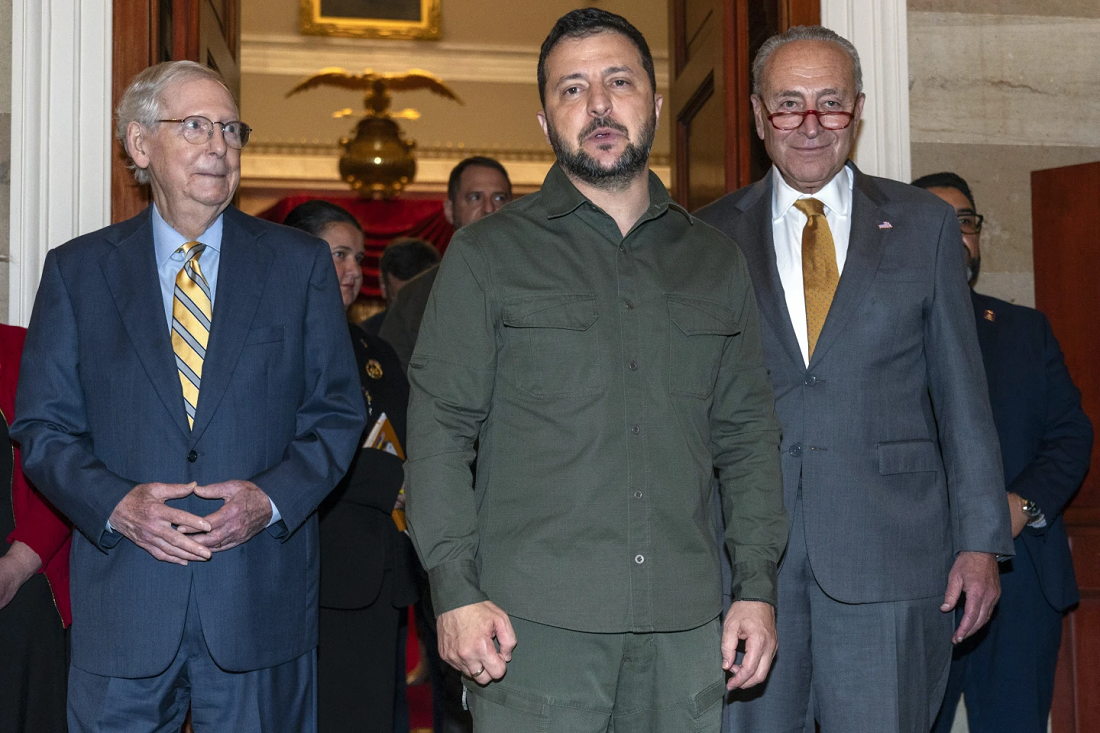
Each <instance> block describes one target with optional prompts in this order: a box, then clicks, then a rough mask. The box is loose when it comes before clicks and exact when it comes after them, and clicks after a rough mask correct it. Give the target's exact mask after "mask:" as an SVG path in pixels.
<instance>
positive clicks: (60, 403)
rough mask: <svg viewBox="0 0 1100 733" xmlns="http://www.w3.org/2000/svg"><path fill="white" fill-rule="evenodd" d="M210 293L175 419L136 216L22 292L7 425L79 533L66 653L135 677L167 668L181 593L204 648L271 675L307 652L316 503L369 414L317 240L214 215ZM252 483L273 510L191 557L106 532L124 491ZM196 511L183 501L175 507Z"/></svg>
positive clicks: (150, 264) (171, 367) (148, 241)
mask: <svg viewBox="0 0 1100 733" xmlns="http://www.w3.org/2000/svg"><path fill="white" fill-rule="evenodd" d="M224 216H225V219H224V232H223V239H222V248H221V265H220V271H219V278H218V292H217V296H216V300H215V303H214V318H213V328H212V331H211V334H210V347H209V350H208V353H207V357H206V361H205V364H204V365H203V381H202V391H201V393H200V396H199V404H198V411H197V414H196V417H195V426H194V430H190V429H188V426H187V418H186V413H185V412H184V403H183V395H182V392H181V389H180V383H179V376H178V374H177V372H176V366H175V357H174V355H173V353H172V346H171V342H170V339H169V331H168V326H167V324H166V323H165V318H164V306H163V302H162V299H161V292H160V284H159V280H158V276H157V270H156V263H155V262H154V251H153V232H152V225H151V222H150V213H149V210H146V211H145V212H143V213H142V214H140V215H138V216H137V217H135V218H133V219H130V220H129V221H126V222H123V223H121V224H116V225H114V226H110V227H107V228H106V229H102V230H100V231H98V232H93V233H92V234H87V235H85V236H82V237H79V238H77V239H75V240H73V241H72V242H69V243H68V244H65V245H63V246H61V247H58V248H57V249H55V250H53V251H51V252H50V253H49V255H48V256H47V258H46V263H45V267H44V272H43V274H42V283H41V285H40V286H39V290H38V294H37V297H36V299H35V305H34V313H33V315H32V316H31V324H30V330H29V332H28V334H27V343H26V348H25V349H24V351H23V369H24V370H25V371H23V372H22V373H21V379H20V383H19V394H18V400H17V404H18V407H17V414H18V415H19V420H17V421H16V423H15V425H14V426H13V429H12V436H13V437H14V438H15V439H16V440H18V441H19V442H20V443H22V446H23V467H24V471H25V472H26V474H27V476H28V477H30V478H31V480H32V481H34V483H35V485H36V486H37V487H38V488H39V489H40V490H41V491H42V493H43V494H45V495H46V496H47V497H49V499H50V501H51V502H53V504H54V505H55V506H56V507H57V508H58V509H59V510H61V511H62V512H63V513H65V514H66V515H67V516H68V517H69V518H70V519H72V521H73V523H74V524H75V525H76V527H77V529H78V530H79V533H77V534H76V536H75V537H74V538H73V548H72V556H71V588H72V601H73V619H74V623H73V637H72V642H73V643H72V649H73V664H75V665H76V666H77V667H79V668H80V669H83V670H86V671H88V672H93V673H96V674H101V675H110V676H115V677H142V676H149V675H155V674H159V673H160V672H162V671H163V670H164V669H165V668H167V666H168V665H169V664H170V662H171V660H172V658H173V657H174V655H175V653H176V650H177V649H178V647H179V643H180V639H181V636H182V633H183V622H184V615H185V612H186V609H187V598H188V594H189V593H190V592H194V593H195V596H196V600H197V602H198V607H199V610H200V613H201V617H202V627H203V633H204V634H205V636H206V642H207V645H208V646H209V648H210V652H211V654H212V655H213V657H214V660H215V661H216V662H217V663H218V664H219V665H220V666H222V667H224V668H225V669H228V670H233V671H241V670H253V669H259V668H263V667H269V666H272V665H275V664H279V663H282V662H285V661H288V660H290V659H293V658H295V657H297V656H300V655H301V654H304V653H305V652H307V651H309V650H310V649H311V648H313V647H314V646H316V644H317V586H318V571H317V568H318V547H317V519H316V515H315V513H314V510H315V509H316V507H317V505H318V504H319V503H320V501H321V500H322V499H323V498H324V496H325V495H326V494H327V493H328V492H329V491H330V490H331V489H332V488H333V486H335V485H336V482H337V481H338V480H339V479H340V477H341V476H342V475H343V473H344V470H345V469H346V467H347V465H348V462H349V461H350V459H351V456H352V452H353V451H354V450H355V448H356V446H357V443H358V440H359V436H360V434H361V432H362V429H363V425H364V422H365V417H364V406H363V399H362V397H361V393H360V386H359V378H358V376H357V374H356V366H355V357H354V355H353V353H352V348H351V343H350V342H349V339H348V332H347V325H346V323H345V320H344V317H343V309H342V307H341V302H340V291H339V288H338V285H337V282H336V276H335V272H334V268H333V267H332V260H331V256H330V255H329V251H328V247H326V246H325V245H324V242H321V241H320V240H317V239H315V238H313V237H310V236H307V235H305V234H302V233H301V232H298V231H296V230H292V229H288V228H285V227H282V226H278V225H275V224H269V223H267V222H264V221H260V220H259V219H255V218H253V217H250V216H247V215H245V214H242V213H240V212H239V211H237V210H236V209H232V208H230V209H228V210H227V211H226V212H225V215H224ZM229 479H248V480H251V481H253V482H255V483H256V484H257V485H258V486H259V487H260V488H261V489H263V490H264V491H265V492H266V493H267V494H268V496H270V497H271V499H272V500H273V501H274V502H275V504H276V506H277V507H278V508H279V511H280V513H281V514H282V521H281V522H278V523H276V524H274V525H272V526H271V527H269V528H268V530H267V531H264V532H261V533H260V534H258V535H257V536H255V537H254V538H252V539H251V540H250V541H249V542H247V543H245V544H243V545H241V546H239V547H236V548H234V549H232V550H228V551H226V552H221V553H215V554H214V557H213V558H212V559H211V560H210V561H209V562H205V563H202V562H199V563H191V564H189V565H188V566H186V567H182V566H178V565H172V564H169V563H163V562H158V561H157V560H155V559H153V557H152V556H151V555H149V554H148V553H147V552H146V551H145V550H142V549H141V548H139V547H138V546H137V545H135V544H134V543H132V542H131V541H129V540H128V539H125V538H123V537H122V535H121V534H118V533H117V532H107V531H106V528H105V525H106V522H107V519H108V518H109V517H110V515H111V512H112V511H113V510H114V508H115V506H116V505H117V504H118V502H119V501H120V500H121V499H122V498H123V497H124V496H125V495H126V494H127V493H128V492H129V491H130V490H131V489H132V488H133V487H134V486H135V485H136V484H139V483H144V482H151V481H161V482H168V483H187V482H190V481H197V482H198V483H200V484H209V483H214V482H218V481H225V480H229ZM169 503H170V504H172V505H173V506H178V507H180V508H182V509H184V510H186V511H189V512H193V513H195V514H199V515H207V514H210V513H212V512H213V511H215V510H216V509H217V508H219V507H220V506H221V505H222V502H221V501H208V500H205V499H200V498H198V497H196V496H194V495H192V496H189V497H187V498H185V499H182V500H178V501H177V500H174V501H171V502H169Z"/></svg>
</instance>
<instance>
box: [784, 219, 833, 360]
mask: <svg viewBox="0 0 1100 733" xmlns="http://www.w3.org/2000/svg"><path fill="white" fill-rule="evenodd" d="M794 207H795V208H796V209H798V210H799V211H801V212H802V213H803V214H805V215H806V226H805V227H804V228H803V229H802V288H803V290H805V293H806V335H807V337H808V339H807V343H808V345H809V356H810V358H812V357H813V355H814V347H815V346H817V338H818V336H820V335H821V327H822V326H824V325H825V317H826V316H828V315H829V306H831V305H832V304H833V293H835V292H836V284H837V282H838V281H839V280H840V273H839V272H838V271H837V267H836V247H835V246H834V245H833V233H832V232H831V231H829V222H828V220H827V219H826V218H825V205H824V204H823V203H821V202H820V201H818V200H817V199H799V200H798V201H795V202H794Z"/></svg>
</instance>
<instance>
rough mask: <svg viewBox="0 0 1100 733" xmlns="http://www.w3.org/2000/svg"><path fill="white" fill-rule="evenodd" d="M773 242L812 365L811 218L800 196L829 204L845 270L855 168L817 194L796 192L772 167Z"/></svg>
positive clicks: (839, 258)
mask: <svg viewBox="0 0 1100 733" xmlns="http://www.w3.org/2000/svg"><path fill="white" fill-rule="evenodd" d="M771 176H772V243H773V245H774V246H775V264H776V267H778V268H779V282H780V283H782V285H783V294H784V296H785V297H786V301H787V311H788V312H789V313H790V314H791V325H792V326H793V327H794V335H795V336H796V337H797V338H798V348H800V349H802V359H803V360H804V361H805V362H806V365H807V366H809V364H810V346H809V341H810V339H809V336H808V335H807V334H806V291H805V289H804V288H803V286H802V230H803V229H804V228H805V226H806V220H807V217H806V215H805V214H803V213H802V212H801V211H799V210H798V209H796V208H795V206H794V202H795V201H797V200H799V199H809V198H814V199H817V200H818V201H820V202H821V203H823V204H825V219H826V220H827V221H828V222H829V230H830V231H831V232H832V235H833V245H834V246H835V247H836V270H837V274H838V275H840V274H843V273H844V261H845V259H847V257H848V237H849V235H850V234H851V231H852V183H853V182H854V178H853V176H852V170H851V169H850V168H849V167H848V166H844V168H842V169H841V171H840V172H839V173H837V174H836V175H835V176H833V179H832V180H831V181H829V182H828V183H827V184H825V186H824V187H823V188H822V189H821V190H820V191H818V192H817V193H815V194H806V193H801V192H800V191H796V190H795V189H793V188H791V187H790V185H788V184H787V182H786V181H784V180H783V176H782V174H780V172H779V169H777V168H776V167H775V166H772V170H771Z"/></svg>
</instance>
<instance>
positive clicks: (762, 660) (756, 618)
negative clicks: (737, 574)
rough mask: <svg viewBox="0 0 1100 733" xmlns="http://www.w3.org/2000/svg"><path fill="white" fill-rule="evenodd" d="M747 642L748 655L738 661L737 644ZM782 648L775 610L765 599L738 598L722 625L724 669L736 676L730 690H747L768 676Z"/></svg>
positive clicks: (731, 680) (728, 685) (727, 683)
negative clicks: (736, 660)
mask: <svg viewBox="0 0 1100 733" xmlns="http://www.w3.org/2000/svg"><path fill="white" fill-rule="evenodd" d="M741 641H744V642H745V656H744V657H742V659H741V664H735V663H734V660H735V659H736V658H737V644H738V643H739V642H741ZM778 648H779V641H778V637H777V635H776V632H775V609H774V608H773V607H772V606H771V604H769V603H764V602H763V601H734V602H733V603H732V604H731V605H730V610H729V612H728V613H727V614H726V621H725V623H724V624H722V669H725V670H729V671H730V672H731V673H732V674H733V676H732V677H730V679H729V681H727V682H726V689H727V690H733V689H738V688H740V689H746V688H748V687H752V686H754V685H758V684H760V683H761V682H763V681H764V680H765V679H767V678H768V672H769V671H770V670H771V668H772V660H773V659H775V652H776V650H777V649H778Z"/></svg>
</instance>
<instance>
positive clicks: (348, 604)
mask: <svg viewBox="0 0 1100 733" xmlns="http://www.w3.org/2000/svg"><path fill="white" fill-rule="evenodd" d="M349 329H350V331H351V341H352V345H353V346H354V347H355V361H356V363H357V364H358V366H359V379H360V380H361V383H362V392H363V399H364V402H366V405H367V427H366V429H365V430H364V431H363V432H364V438H365V437H366V434H367V433H369V432H370V430H371V428H372V427H374V423H375V421H376V420H378V418H379V416H380V415H382V414H383V413H385V415H386V417H387V418H389V420H390V423H391V424H392V425H393V427H394V432H396V433H397V439H398V440H399V441H400V442H401V446H402V450H404V446H405V413H406V411H407V410H408V404H409V382H408V380H407V379H406V378H405V371H404V369H402V368H401V363H400V362H399V361H398V360H397V354H395V353H393V349H392V348H391V347H390V346H389V344H387V343H386V342H385V341H382V340H381V339H379V338H374V337H371V336H369V335H368V334H367V333H366V332H364V331H363V330H362V329H360V328H359V327H358V326H351V325H349ZM371 362H374V364H376V365H377V369H374V368H372V365H371ZM360 442H361V441H360ZM404 466H405V462H404V461H403V460H401V459H400V458H398V457H397V456H394V455H391V454H390V453H387V452H385V451H381V450H378V449H377V448H361V449H360V450H359V451H357V452H356V455H355V457H354V458H353V459H352V462H351V467H350V468H349V469H348V473H347V475H346V476H345V477H344V478H343V480H342V481H340V483H339V484H338V485H337V487H336V488H335V489H334V490H333V492H332V493H331V494H329V495H328V497H326V498H325V500H324V502H323V503H322V504H321V509H320V512H319V515H320V517H321V607H322V608H340V609H355V608H366V607H367V606H370V605H372V604H374V603H376V602H382V603H390V604H392V605H393V606H394V607H396V608H402V607H404V606H408V605H410V604H411V603H413V602H414V601H415V600H416V586H415V579H414V576H413V570H414V568H415V565H414V563H416V559H415V557H414V556H413V555H412V545H411V543H410V542H409V539H408V538H407V537H406V536H405V535H403V534H402V533H401V532H399V531H398V530H397V525H395V524H394V523H393V517H392V516H391V512H392V511H393V503H394V501H396V499H397V493H398V492H399V491H400V490H401V487H402V486H403V485H404V483H405V468H404ZM387 570H388V571H390V572H391V573H392V574H393V585H392V592H391V594H390V595H389V597H386V598H380V597H379V592H380V591H381V589H382V575H383V573H384V572H386V571H387Z"/></svg>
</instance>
